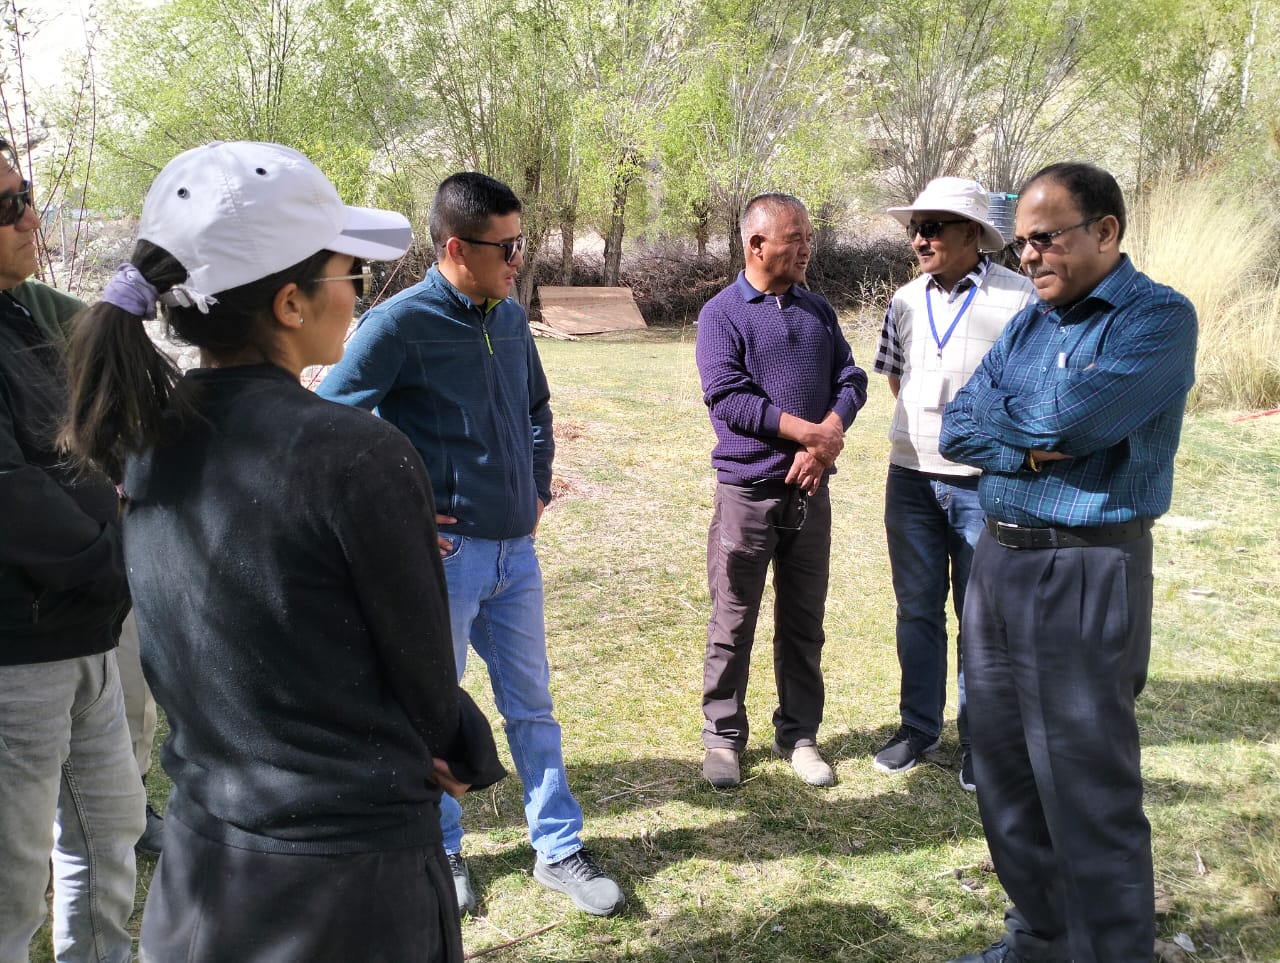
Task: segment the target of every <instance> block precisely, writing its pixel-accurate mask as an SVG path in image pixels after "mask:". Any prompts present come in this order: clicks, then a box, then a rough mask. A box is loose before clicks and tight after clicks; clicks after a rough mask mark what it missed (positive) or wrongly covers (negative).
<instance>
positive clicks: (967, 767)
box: [960, 749, 978, 792]
mask: <svg viewBox="0 0 1280 963" xmlns="http://www.w3.org/2000/svg"><path fill="white" fill-rule="evenodd" d="M960 786H961V788H962V789H964V790H965V791H966V792H977V791H978V784H977V783H976V782H974V781H973V753H971V752H970V751H969V750H968V749H966V750H965V751H964V759H962V760H961V761H960Z"/></svg>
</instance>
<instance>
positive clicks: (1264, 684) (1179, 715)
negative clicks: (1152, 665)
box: [1138, 677, 1280, 746]
mask: <svg viewBox="0 0 1280 963" xmlns="http://www.w3.org/2000/svg"><path fill="white" fill-rule="evenodd" d="M1138 724H1139V725H1140V726H1141V729H1142V744H1143V745H1144V746H1161V745H1168V744H1170V743H1177V742H1188V743H1206V742H1230V741H1232V740H1236V739H1244V740H1247V741H1250V742H1266V741H1273V740H1275V739H1280V679H1270V680H1267V679H1261V680H1244V679H1190V680H1187V679H1162V678H1158V677H1157V678H1151V679H1148V680H1147V687H1146V688H1145V689H1144V690H1143V692H1142V695H1141V696H1139V697H1138Z"/></svg>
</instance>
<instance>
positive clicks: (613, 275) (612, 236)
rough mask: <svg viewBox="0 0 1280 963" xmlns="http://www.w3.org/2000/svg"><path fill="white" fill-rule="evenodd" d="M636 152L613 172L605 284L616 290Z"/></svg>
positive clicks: (628, 151)
mask: <svg viewBox="0 0 1280 963" xmlns="http://www.w3.org/2000/svg"><path fill="white" fill-rule="evenodd" d="M635 162H636V152H635V151H634V150H631V149H630V148H628V149H626V150H624V151H623V152H622V158H621V159H620V160H619V161H618V166H617V167H616V168H615V169H614V172H613V206H612V208H611V209H610V211H609V236H608V237H606V238H605V239H604V283H605V285H606V286H608V287H611V288H614V287H617V286H618V277H619V275H621V274H622V235H623V233H624V232H625V231H626V229H627V195H628V194H629V193H631V185H632V184H633V183H635V179H636V172H635Z"/></svg>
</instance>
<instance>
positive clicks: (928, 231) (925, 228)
mask: <svg viewBox="0 0 1280 963" xmlns="http://www.w3.org/2000/svg"><path fill="white" fill-rule="evenodd" d="M967 223H968V221H966V220H964V218H960V219H959V220H955V221H922V222H920V223H919V224H917V223H916V222H915V221H912V222H911V223H910V224H908V225H907V237H909V238H913V237H915V236H916V235H917V234H919V235H920V236H921V237H922V238H924V239H925V240H926V241H932V240H933V239H934V238H935V237H937V236H938V235H939V234H941V233H942V229H943V228H944V227H946V226H947V225H948V224H967Z"/></svg>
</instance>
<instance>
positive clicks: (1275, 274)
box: [1124, 178, 1280, 410]
mask: <svg viewBox="0 0 1280 963" xmlns="http://www.w3.org/2000/svg"><path fill="white" fill-rule="evenodd" d="M1129 220H1130V226H1129V232H1128V234H1127V235H1126V237H1125V242H1124V247H1125V249H1126V250H1127V251H1128V252H1129V255H1130V257H1132V258H1133V262H1134V264H1135V265H1136V266H1137V268H1138V269H1139V270H1140V271H1144V272H1145V273H1147V274H1149V275H1150V276H1151V277H1152V278H1154V279H1155V280H1157V281H1160V282H1162V283H1164V284H1168V285H1170V286H1172V287H1174V288H1176V289H1177V290H1179V291H1181V292H1182V293H1183V294H1185V295H1186V296H1187V297H1189V298H1190V299H1191V303H1192V304H1194V305H1195V307H1196V313H1197V314H1198V315H1199V318H1200V345H1199V352H1198V354H1197V358H1196V386H1195V388H1193V389H1192V391H1191V396H1190V398H1189V399H1188V405H1189V406H1190V407H1191V408H1192V409H1193V410H1194V409H1197V408H1228V409H1245V410H1253V409H1259V408H1272V407H1276V406H1277V405H1280V270H1278V269H1277V261H1276V260H1275V259H1274V258H1270V257H1263V256H1260V254H1261V252H1265V251H1268V250H1270V249H1271V247H1272V245H1273V244H1274V243H1275V241H1276V240H1277V237H1276V228H1275V226H1274V225H1273V224H1272V223H1271V222H1270V221H1269V220H1268V219H1267V218H1266V217H1265V216H1264V215H1263V214H1262V213H1261V212H1260V211H1259V210H1258V209H1257V207H1256V206H1252V205H1246V204H1245V203H1243V202H1241V201H1240V200H1238V199H1236V198H1234V197H1232V196H1230V194H1228V192H1227V191H1226V189H1225V188H1224V187H1223V186H1222V185H1220V184H1218V183H1216V182H1215V181H1214V180H1213V179H1212V178H1206V179H1201V180H1195V181H1170V182H1166V183H1162V184H1160V185H1158V186H1156V187H1155V188H1154V189H1153V190H1151V191H1150V192H1149V193H1148V194H1147V195H1146V196H1145V197H1143V198H1142V200H1140V201H1139V202H1138V203H1137V204H1135V205H1134V210H1133V211H1132V212H1131V214H1130V218H1129Z"/></svg>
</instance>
